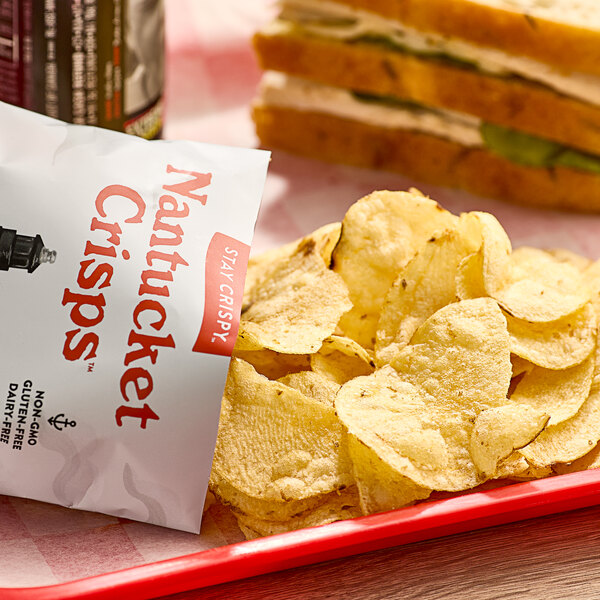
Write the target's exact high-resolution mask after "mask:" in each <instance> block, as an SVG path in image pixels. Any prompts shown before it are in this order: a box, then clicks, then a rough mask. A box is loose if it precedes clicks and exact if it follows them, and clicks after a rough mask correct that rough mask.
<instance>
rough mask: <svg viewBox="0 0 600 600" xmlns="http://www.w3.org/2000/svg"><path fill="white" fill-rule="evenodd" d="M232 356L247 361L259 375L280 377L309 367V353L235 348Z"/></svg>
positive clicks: (273, 377)
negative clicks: (283, 352)
mask: <svg viewBox="0 0 600 600" xmlns="http://www.w3.org/2000/svg"><path fill="white" fill-rule="evenodd" d="M233 356H235V357H237V358H241V359H242V360H245V361H246V362H249V363H250V364H251V365H252V366H253V367H254V368H255V369H256V371H257V373H260V374H261V375H264V376H265V377H268V378H269V379H280V378H281V377H284V376H285V375H288V374H290V373H298V372H300V371H306V370H308V369H310V355H308V354H281V353H280V352H275V351H274V350H237V349H236V350H235V351H234V353H233Z"/></svg>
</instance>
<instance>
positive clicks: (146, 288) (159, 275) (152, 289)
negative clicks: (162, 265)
mask: <svg viewBox="0 0 600 600" xmlns="http://www.w3.org/2000/svg"><path fill="white" fill-rule="evenodd" d="M151 279H158V280H160V281H173V273H171V272H170V271H151V270H150V269H146V270H145V271H142V284H141V285H140V287H139V289H138V294H139V295H140V296H142V295H143V294H151V295H153V296H168V295H169V288H168V287H167V286H166V285H163V286H160V287H158V286H155V285H150V283H148V282H149V281H150V280H151Z"/></svg>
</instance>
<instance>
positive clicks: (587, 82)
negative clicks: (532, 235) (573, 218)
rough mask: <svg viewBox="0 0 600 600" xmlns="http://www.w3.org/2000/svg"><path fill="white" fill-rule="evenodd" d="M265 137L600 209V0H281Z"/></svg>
mask: <svg viewBox="0 0 600 600" xmlns="http://www.w3.org/2000/svg"><path fill="white" fill-rule="evenodd" d="M279 8H280V10H279V14H278V16H277V18H276V19H275V20H274V21H273V22H272V23H270V24H268V25H267V26H266V27H265V28H264V29H263V30H262V31H260V32H258V33H257V34H256V36H255V39H254V43H255V48H256V53H257V56H258V59H259V63H260V65H261V67H262V68H263V69H264V70H265V71H266V72H265V74H264V77H263V80H262V82H261V85H260V91H259V94H258V96H257V98H256V100H255V102H254V104H253V119H254V121H255V125H256V131H257V134H258V137H259V139H260V140H261V144H262V145H264V146H267V147H271V148H276V149H282V150H285V151H289V152H294V153H298V154H302V155H307V156H311V157H314V158H318V159H322V160H327V161H333V162H340V163H345V164H351V165H356V166H361V167H367V168H376V169H385V170H391V171H396V172H400V173H404V174H406V175H408V176H409V177H411V178H414V179H417V180H419V181H421V182H425V183H431V184H435V185H443V186H449V187H455V188H461V189H465V190H467V191H469V192H472V193H475V194H478V195H481V196H487V197H492V198H497V199H502V200H508V201H512V202H516V203H521V204H529V205H536V206H543V207H554V208H563V209H576V210H581V211H589V212H594V211H595V212H600V2H598V0H336V1H330V0H282V1H281V2H280V4H279Z"/></svg>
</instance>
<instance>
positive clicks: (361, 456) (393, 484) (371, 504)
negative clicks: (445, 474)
mask: <svg viewBox="0 0 600 600" xmlns="http://www.w3.org/2000/svg"><path fill="white" fill-rule="evenodd" d="M348 452H349V453H350V458H351V460H352V465H353V470H354V471H353V472H354V477H355V479H356V485H357V488H358V494H359V498H360V506H361V508H362V512H363V514H365V515H370V514H372V513H378V512H384V511H387V510H394V509H396V508H401V507H403V506H407V505H409V504H413V503H414V502H416V501H417V500H424V499H425V498H428V497H429V495H430V494H431V490H429V489H426V488H423V487H420V486H418V485H416V484H414V483H413V482H412V481H411V480H410V479H408V478H407V477H403V476H402V475H400V474H399V473H398V472H397V471H395V470H394V469H392V467H390V466H389V465H388V464H386V463H385V462H383V461H382V460H381V459H380V458H379V456H377V454H376V453H375V452H374V451H373V450H372V449H371V448H369V447H368V446H366V445H365V444H363V443H362V442H361V441H360V440H359V439H358V438H357V437H355V436H353V435H351V434H349V436H348Z"/></svg>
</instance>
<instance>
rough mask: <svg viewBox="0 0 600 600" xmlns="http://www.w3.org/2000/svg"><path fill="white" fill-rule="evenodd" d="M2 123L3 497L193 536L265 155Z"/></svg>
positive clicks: (10, 110)
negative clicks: (115, 517)
mask: <svg viewBox="0 0 600 600" xmlns="http://www.w3.org/2000/svg"><path fill="white" fill-rule="evenodd" d="M0 131H1V132H2V135H1V137H0V198H1V200H0V202H1V204H0V206H1V209H0V307H1V309H0V331H1V332H2V333H1V340H2V353H1V360H0V493H2V494H7V495H12V496H20V497H25V498H31V499H36V500H42V501H46V502H50V503H55V504H60V505H63V506H68V507H73V508H78V509H85V510H90V511H97V512H103V513H107V514H111V515H115V516H120V517H125V518H130V519H134V520H139V521H145V522H149V523H154V524H157V525H164V526H166V527H171V528H175V529H181V530H184V531H191V532H198V531H199V529H200V521H201V518H202V507H203V503H204V497H205V494H206V488H207V484H208V476H209V473H210V466H211V461H212V455H213V450H214V444H215V439H216V435H217V428H218V419H219V410H220V402H221V396H222V393H223V388H224V385H225V378H226V374H227V369H228V365H229V359H230V354H231V350H232V349H233V345H234V343H235V337H236V332H237V327H238V322H239V312H240V307H241V301H242V293H243V287H244V278H245V274H246V264H247V259H248V255H249V249H250V244H251V239H252V234H253V231H254V226H255V222H256V217H257V213H258V209H259V205H260V199H261V195H262V190H263V186H264V182H265V177H266V171H267V166H268V161H269V154H268V153H267V152H264V151H260V150H252V149H243V148H228V147H222V146H214V145H207V144H201V143H196V142H183V141H173V142H168V141H153V142H149V141H146V140H143V139H140V138H136V137H134V136H128V135H125V134H121V133H116V132H113V131H108V130H103V129H97V128H93V127H87V126H77V125H67V124H66V123H63V122H60V121H55V120H53V119H50V118H48V117H45V116H41V115H38V114H36V113H33V112H29V111H26V110H23V109H20V108H16V107H13V106H10V105H8V104H3V103H0Z"/></svg>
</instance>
